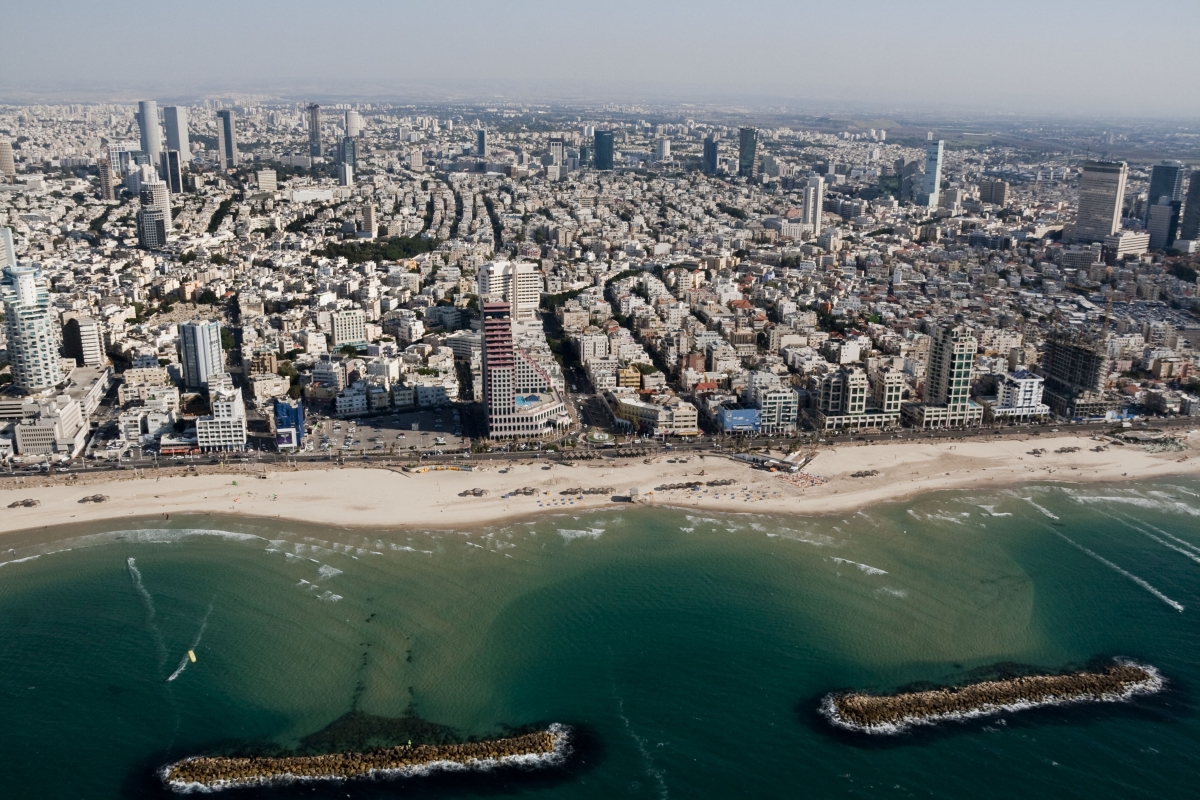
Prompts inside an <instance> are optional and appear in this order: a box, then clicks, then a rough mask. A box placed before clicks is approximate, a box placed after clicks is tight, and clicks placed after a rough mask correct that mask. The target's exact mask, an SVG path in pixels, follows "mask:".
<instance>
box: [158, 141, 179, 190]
mask: <svg viewBox="0 0 1200 800" xmlns="http://www.w3.org/2000/svg"><path fill="white" fill-rule="evenodd" d="M183 164H184V162H183V153H180V152H179V151H178V150H164V151H163V154H162V169H160V170H159V172H160V173H161V174H162V178H163V181H164V182H165V183H166V184H167V191H169V192H170V193H171V194H183Z"/></svg>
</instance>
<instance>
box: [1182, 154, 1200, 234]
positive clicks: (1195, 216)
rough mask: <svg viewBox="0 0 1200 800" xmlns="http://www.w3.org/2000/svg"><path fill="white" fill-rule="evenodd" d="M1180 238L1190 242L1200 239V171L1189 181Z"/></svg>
mask: <svg viewBox="0 0 1200 800" xmlns="http://www.w3.org/2000/svg"><path fill="white" fill-rule="evenodd" d="M1179 238H1180V239H1187V240H1189V241H1195V240H1196V239H1200V170H1196V171H1195V172H1193V173H1192V177H1191V178H1189V179H1188V192H1187V203H1186V204H1185V205H1184V207H1183V224H1182V225H1180V227H1179Z"/></svg>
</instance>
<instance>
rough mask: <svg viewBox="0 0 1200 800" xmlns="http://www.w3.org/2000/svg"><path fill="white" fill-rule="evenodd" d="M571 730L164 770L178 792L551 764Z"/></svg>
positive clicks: (201, 761)
mask: <svg viewBox="0 0 1200 800" xmlns="http://www.w3.org/2000/svg"><path fill="white" fill-rule="evenodd" d="M567 739H568V731H567V728H566V727H565V726H562V725H551V726H550V727H549V728H547V729H546V730H542V731H535V732H533V733H527V734H524V735H522V736H514V737H510V738H504V739H492V740H489V741H482V742H463V743H461V744H433V745H430V744H418V745H402V746H399V747H387V748H378V749H374V750H365V751H363V752H353V751H350V752H344V753H330V754H327V755H314V756H282V757H266V756H262V757H248V758H237V757H223V756H196V757H192V758H186V759H184V760H182V761H177V762H175V763H174V764H169V765H167V766H165V767H163V768H162V770H161V771H160V773H159V774H160V776H161V777H162V779H163V782H164V783H165V784H166V785H167V786H168V787H169V788H171V789H174V790H175V791H182V792H188V791H197V790H199V791H213V790H219V789H233V788H239V787H247V786H261V785H266V784H277V783H293V782H309V781H339V780H354V779H362V778H388V777H409V776H415V775H423V774H428V773H430V772H434V771H438V770H447V771H452V770H468V769H491V768H494V767H497V766H508V765H512V766H517V765H521V766H550V765H554V764H559V763H561V762H562V760H563V759H564V758H565V757H566V752H567Z"/></svg>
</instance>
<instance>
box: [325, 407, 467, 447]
mask: <svg viewBox="0 0 1200 800" xmlns="http://www.w3.org/2000/svg"><path fill="white" fill-rule="evenodd" d="M313 432H314V436H313V437H312V448H313V450H312V452H313V453H320V452H326V453H331V454H335V455H336V454H343V455H350V454H354V455H357V454H360V453H366V454H384V453H387V454H396V455H400V454H403V453H432V454H439V453H449V452H455V451H458V450H461V449H463V448H464V447H466V440H465V439H464V438H463V429H462V422H461V419H460V417H459V412H458V410H457V409H455V408H441V409H427V410H423V411H410V412H407V413H403V414H384V415H381V416H371V417H359V418H356V419H330V418H321V419H319V420H316V421H315V422H314V426H313Z"/></svg>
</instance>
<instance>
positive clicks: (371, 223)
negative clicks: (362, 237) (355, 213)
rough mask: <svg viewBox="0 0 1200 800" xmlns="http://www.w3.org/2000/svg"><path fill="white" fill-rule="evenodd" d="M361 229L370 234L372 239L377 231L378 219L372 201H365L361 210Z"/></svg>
mask: <svg viewBox="0 0 1200 800" xmlns="http://www.w3.org/2000/svg"><path fill="white" fill-rule="evenodd" d="M362 215H363V218H362V229H363V233H366V234H370V237H371V238H372V239H374V238H375V235H376V234H377V233H378V232H379V219H378V217H377V215H376V213H375V204H374V203H365V204H364V205H363V212H362Z"/></svg>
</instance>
